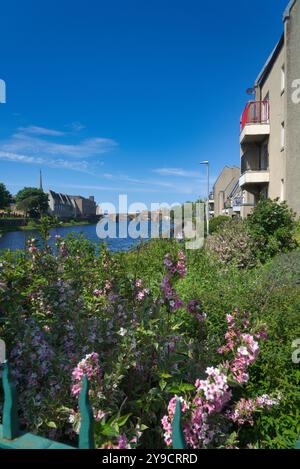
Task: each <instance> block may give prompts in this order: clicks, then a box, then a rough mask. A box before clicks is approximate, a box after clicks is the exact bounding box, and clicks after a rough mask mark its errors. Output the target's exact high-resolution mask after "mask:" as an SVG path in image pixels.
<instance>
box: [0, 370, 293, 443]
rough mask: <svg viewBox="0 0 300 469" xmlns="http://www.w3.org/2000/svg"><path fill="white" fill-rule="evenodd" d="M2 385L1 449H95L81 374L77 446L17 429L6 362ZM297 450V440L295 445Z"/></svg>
mask: <svg viewBox="0 0 300 469" xmlns="http://www.w3.org/2000/svg"><path fill="white" fill-rule="evenodd" d="M1 368H2V385H3V390H4V405H3V417H2V425H0V449H94V448H95V441H94V416H93V411H92V407H91V404H90V402H89V383H88V379H87V377H86V376H84V377H83V381H82V389H81V392H80V396H79V411H80V418H81V424H80V431H79V444H78V448H75V447H73V446H69V445H65V444H63V443H58V442H56V441H53V440H49V439H47V438H43V437H40V436H37V435H34V434H32V433H27V432H23V431H21V430H20V426H19V418H18V398H17V390H16V386H15V384H14V382H13V379H12V376H11V370H10V367H9V364H8V362H7V361H6V362H5V363H3V364H2V366H1ZM172 440H173V449H186V448H187V445H186V442H185V439H184V435H183V431H182V425H181V402H180V400H179V399H178V400H177V403H176V410H175V415H174V419H173V423H172ZM296 449H300V440H299V441H298V442H297V444H296Z"/></svg>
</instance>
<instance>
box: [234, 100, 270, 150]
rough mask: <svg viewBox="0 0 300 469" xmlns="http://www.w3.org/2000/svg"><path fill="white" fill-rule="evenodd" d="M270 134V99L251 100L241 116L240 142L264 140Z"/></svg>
mask: <svg viewBox="0 0 300 469" xmlns="http://www.w3.org/2000/svg"><path fill="white" fill-rule="evenodd" d="M268 135H270V106H269V101H249V103H248V104H247V105H246V107H245V110H244V112H243V114H242V118H241V134H240V144H241V145H243V144H246V143H258V142H262V141H263V140H264V139H265V138H266V137H267V136H268Z"/></svg>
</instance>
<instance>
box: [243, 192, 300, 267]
mask: <svg viewBox="0 0 300 469" xmlns="http://www.w3.org/2000/svg"><path fill="white" fill-rule="evenodd" d="M247 224H248V226H249V230H250V235H251V238H252V239H253V240H254V242H255V245H256V254H257V256H258V258H259V259H260V260H261V261H262V262H264V261H266V260H267V259H268V258H270V257H273V256H274V255H275V254H278V253H280V252H288V251H291V250H292V249H295V247H296V246H297V242H296V240H295V236H294V231H295V228H296V224H295V214H294V212H293V211H292V210H291V209H289V208H288V206H287V204H286V203H285V202H282V203H278V199H276V200H274V201H272V200H270V199H266V200H261V201H260V202H259V203H258V204H257V205H256V207H255V208H254V210H253V212H252V214H251V215H250V216H249V217H248V219H247Z"/></svg>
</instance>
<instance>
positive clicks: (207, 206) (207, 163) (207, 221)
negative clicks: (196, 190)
mask: <svg viewBox="0 0 300 469" xmlns="http://www.w3.org/2000/svg"><path fill="white" fill-rule="evenodd" d="M200 164H205V165H206V168H207V203H206V227H207V228H206V234H207V236H208V235H209V161H208V160H205V161H201V163H200Z"/></svg>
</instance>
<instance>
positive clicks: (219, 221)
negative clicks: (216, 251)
mask: <svg viewBox="0 0 300 469" xmlns="http://www.w3.org/2000/svg"><path fill="white" fill-rule="evenodd" d="M229 221H230V218H229V217H227V216H226V215H219V216H218V217H214V218H211V219H210V220H209V233H210V234H213V233H215V232H216V231H219V229H220V228H221V227H223V225H224V224H225V223H227V222H229Z"/></svg>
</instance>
